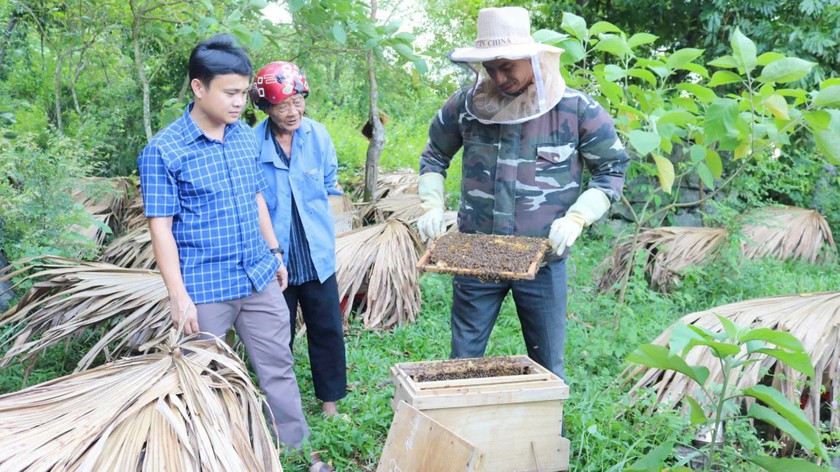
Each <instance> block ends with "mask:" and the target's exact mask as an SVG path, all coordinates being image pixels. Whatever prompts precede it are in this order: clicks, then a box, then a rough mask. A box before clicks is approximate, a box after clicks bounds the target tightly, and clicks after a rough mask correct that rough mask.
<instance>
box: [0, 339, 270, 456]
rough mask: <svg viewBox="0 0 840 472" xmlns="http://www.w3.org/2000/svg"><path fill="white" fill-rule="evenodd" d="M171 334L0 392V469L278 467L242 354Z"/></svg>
mask: <svg viewBox="0 0 840 472" xmlns="http://www.w3.org/2000/svg"><path fill="white" fill-rule="evenodd" d="M167 338H168V339H167V340H166V342H165V343H164V344H163V345H162V346H158V348H159V349H160V351H159V352H154V353H151V354H147V355H144V356H139V357H131V358H126V359H121V360H119V361H116V362H114V363H111V364H107V365H103V366H101V367H97V368H95V369H92V370H88V371H85V372H80V373H75V374H72V375H68V376H66V377H61V378H58V379H55V380H52V381H49V382H47V383H43V384H39V385H34V386H32V387H29V388H27V389H24V390H21V391H19V392H14V393H9V394H6V395H2V396H0V425H2V426H0V470H10V471H11V470H15V471H18V470H27V471H33V472H36V471H52V470H65V471H82V470H109V471H110V470H113V471H138V472H139V471H161V470H169V471H184V472H187V471H190V472H192V471H196V470H204V471H220V472H221V471H231V470H243V471H244V470H248V471H272V472H280V471H282V470H283V469H282V467H281V465H280V462H279V460H278V451H277V449H276V447H275V446H274V443H273V441H272V440H271V435H270V434H269V429H268V427H267V425H266V422H265V418H264V416H263V414H262V408H261V401H260V394H259V392H258V391H257V389H256V388H255V387H254V385H253V384H252V383H251V379H250V377H249V375H248V371H247V369H246V368H245V366H244V365H243V364H242V361H241V360H239V359H238V358H237V357H236V355H235V354H234V353H233V352H232V351H230V350H229V349H228V348H226V347H225V346H224V345H222V344H221V343H215V342H213V341H197V340H186V341H182V342H177V341H176V335H175V333H174V330H170V332H169V333H168V335H167Z"/></svg>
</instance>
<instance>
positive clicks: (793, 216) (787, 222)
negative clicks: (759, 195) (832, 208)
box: [741, 206, 836, 263]
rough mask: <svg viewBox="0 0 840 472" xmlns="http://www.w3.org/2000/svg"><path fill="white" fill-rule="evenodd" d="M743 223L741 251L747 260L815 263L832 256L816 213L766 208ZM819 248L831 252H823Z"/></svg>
mask: <svg viewBox="0 0 840 472" xmlns="http://www.w3.org/2000/svg"><path fill="white" fill-rule="evenodd" d="M745 220H746V221H747V224H745V225H744V227H743V229H742V230H743V233H744V240H743V241H742V244H741V249H742V251H743V253H744V255H745V256H747V257H748V258H750V259H756V258H760V257H766V256H770V257H775V258H777V259H782V260H787V259H801V260H803V261H808V262H811V263H815V262H825V261H826V259H827V258H828V257H831V256H833V255H834V254H835V250H836V248H835V246H834V237H833V236H832V235H831V228H829V227H828V222H827V221H826V220H825V218H824V217H823V216H822V215H820V213H819V212H818V211H816V210H809V209H805V208H797V207H791V206H786V207H766V208H759V209H758V210H756V211H754V212H752V213H751V214H750V215H748V216H747V217H746V218H745ZM823 246H828V247H829V248H831V249H832V251H831V252H827V251H825V250H824V248H823ZM827 256H828V257H827Z"/></svg>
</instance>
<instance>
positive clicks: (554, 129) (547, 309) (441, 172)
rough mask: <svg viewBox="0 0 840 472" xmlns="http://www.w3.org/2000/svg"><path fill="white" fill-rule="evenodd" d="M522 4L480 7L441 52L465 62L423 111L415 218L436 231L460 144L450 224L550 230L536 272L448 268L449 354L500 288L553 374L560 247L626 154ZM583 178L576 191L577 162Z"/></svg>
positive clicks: (490, 308) (614, 192) (430, 235)
mask: <svg viewBox="0 0 840 472" xmlns="http://www.w3.org/2000/svg"><path fill="white" fill-rule="evenodd" d="M530 28H531V24H530V18H529V16H528V12H527V10H525V9H523V8H521V7H505V8H485V9H482V10H481V11H480V12H479V14H478V37H477V40H476V42H475V47H470V48H460V49H455V50H454V51H452V52H451V53H450V54H449V59H450V60H451V61H452V62H453V63H455V64H459V65H464V66H466V67H468V68H469V69H470V70H472V71H473V72H474V73H475V83H474V84H473V85H472V86H470V87H465V88H463V89H461V90H459V91H457V92H455V93H454V94H453V95H452V96H451V97H450V98H449V99H448V100H447V102H446V103H445V104H444V105H443V107H442V108H441V109H440V111H439V112H438V114H437V115H436V116H435V118H434V119H433V120H432V124H431V126H430V129H429V141H428V143H427V144H426V147H425V149H424V150H423V153H422V155H421V159H420V174H421V176H420V184H419V185H420V188H419V191H420V198H421V200H422V206H423V208H424V210H426V211H425V213H424V214H423V216H422V217H421V218H420V220H419V221H418V223H417V226H418V229H419V231H420V235H421V237H422V238H423V239H425V240H431V239H434V238H436V237H437V236H439V235H440V234H441V233H443V231H444V230H445V228H444V223H443V209H444V205H443V188H444V179H445V177H446V170H447V168H448V167H449V164H450V162H451V160H452V157H453V156H454V155H455V153H456V152H457V151H458V150H459V149H461V148H462V147H463V151H464V152H463V159H462V161H463V162H462V184H461V203H460V208H459V211H458V228H459V230H460V231H461V232H464V233H483V234H504V235H519V236H535V237H548V239H549V242H550V243H551V251H550V253H549V254H547V255H546V257H545V259H544V260H545V263H544V265H543V266H542V267H541V268H540V270H539V271H538V273H537V276H536V278H535V280H517V281H509V280H503V281H499V282H482V281H480V280H478V279H477V278H474V277H467V276H455V277H454V279H453V301H452V352H451V356H452V357H479V356H483V355H484V351H485V349H486V347H487V341H488V339H489V337H490V333H491V331H492V329H493V325H494V324H495V322H496V318H497V317H498V314H499V309H500V307H501V304H502V301H503V300H504V298H505V297H506V296H507V293H508V292H512V293H513V300H514V302H515V304H516V311H517V314H518V315H519V320H520V323H521V325H522V334H523V336H524V338H525V344H526V348H527V352H528V355H529V356H530V357H531V358H532V359H534V360H535V361H536V362H538V363H539V364H541V365H543V366H545V367H546V368H547V369H549V370H551V371H552V372H554V373H555V374H557V375H558V376H560V377H563V378H565V375H564V370H563V363H564V359H563V351H564V345H565V332H566V288H567V280H566V257H567V256H568V253H569V248H570V247H571V246H572V244H573V243H574V242H575V240H577V238H578V236H580V234H581V231H582V230H583V228H584V227H585V226H588V225H590V224H592V223H593V222H594V221H595V220H597V219H599V218H600V217H601V216H602V215H604V213H606V211H607V210H608V209H609V207H610V204H611V202H615V201H618V200H619V199H620V198H621V192H622V189H623V186H624V176H625V172H626V169H627V165H628V158H627V154H626V153H625V152H624V147H623V146H622V144H621V142H620V141H619V140H618V137H617V135H616V132H615V129H614V127H613V124H612V119H611V117H610V116H609V114H608V113H607V112H606V110H604V109H603V108H602V107H601V106H600V105H599V104H598V103H597V102H596V101H594V100H593V99H592V98H590V97H589V96H587V95H585V94H583V93H581V92H579V91H577V90H572V89H569V88H567V87H566V85H565V82H564V80H563V77H562V76H561V74H560V54H561V53H562V52H563V50H562V49H558V48H555V47H552V46H548V45H543V44H538V43H536V42H534V40H533V38H532V37H531V34H530ZM584 168H586V169H587V170H588V171H589V173H590V175H591V179H590V180H589V184H588V187H587V189H586V190H585V191H583V192H581V190H582V189H581V183H582V176H583V170H584Z"/></svg>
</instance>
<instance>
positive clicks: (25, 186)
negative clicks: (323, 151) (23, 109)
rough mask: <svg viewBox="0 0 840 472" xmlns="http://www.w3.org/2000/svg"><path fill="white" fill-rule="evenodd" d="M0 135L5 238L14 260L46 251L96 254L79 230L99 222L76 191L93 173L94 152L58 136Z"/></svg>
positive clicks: (0, 223) (0, 219) (0, 224)
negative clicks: (8, 137)
mask: <svg viewBox="0 0 840 472" xmlns="http://www.w3.org/2000/svg"><path fill="white" fill-rule="evenodd" d="M41 139H42V138H41V137H39V136H37V135H33V134H27V135H21V136H18V137H17V138H16V139H15V140H14V142H9V141H7V140H5V139H3V138H0V241H2V244H3V246H2V249H3V251H4V252H5V253H6V255H7V256H8V257H9V259H10V260H15V259H19V258H23V257H31V256H37V255H41V254H54V255H59V256H68V257H74V256H79V255H82V256H84V255H90V254H92V252H93V250H94V249H95V248H94V247H93V242H92V241H91V240H89V239H86V238H83V237H82V236H81V235H79V234H77V231H78V230H79V229H80V228H85V227H87V226H89V225H91V224H94V222H93V220H92V219H91V218H90V215H88V214H87V213H86V212H85V211H84V209H83V208H82V207H81V205H80V204H78V203H76V202H74V201H73V198H72V195H71V193H72V191H73V190H75V189H78V187H79V179H80V178H81V177H85V176H87V175H89V174H90V171H91V168H90V166H89V164H88V163H89V162H90V161H91V160H92V159H93V157H92V153H91V151H89V150H87V149H86V147H85V145H84V144H83V143H80V142H78V141H76V140H72V139H69V138H64V137H61V136H57V135H50V136H48V137H47V138H46V139H45V142H40V141H41Z"/></svg>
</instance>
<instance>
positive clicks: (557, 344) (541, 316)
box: [450, 259, 567, 380]
mask: <svg viewBox="0 0 840 472" xmlns="http://www.w3.org/2000/svg"><path fill="white" fill-rule="evenodd" d="M566 284H567V280H566V260H565V259H562V260H559V261H554V262H550V263H548V264H547V265H546V266H544V267H542V268H540V270H539V271H538V272H537V276H536V278H535V279H534V280H501V281H499V282H480V281H479V280H478V279H477V278H475V277H467V276H460V275H458V276H455V277H454V278H453V280H452V353H451V354H450V356H451V357H452V358H462V357H481V356H483V355H484V351H485V350H486V349H487V340H488V339H489V338H490V333H491V332H492V331H493V325H495V324H496V319H497V318H498V316H499V309H500V308H501V306H502V302H503V301H504V299H505V296H506V295H507V294H508V292H509V291H512V292H513V301H514V303H515V304H516V313H517V314H518V315H519V322H520V324H521V325H522V335H523V337H524V338H525V346H526V347H527V349H528V357H530V358H531V359H533V360H534V361H535V362H537V363H538V364H540V365H541V366H543V367H545V368H546V369H548V370H550V371H552V372H554V373H555V374H556V375H557V376H559V377H560V378H562V379H564V380H565V374H564V372H563V350H564V348H565V344H566Z"/></svg>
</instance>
